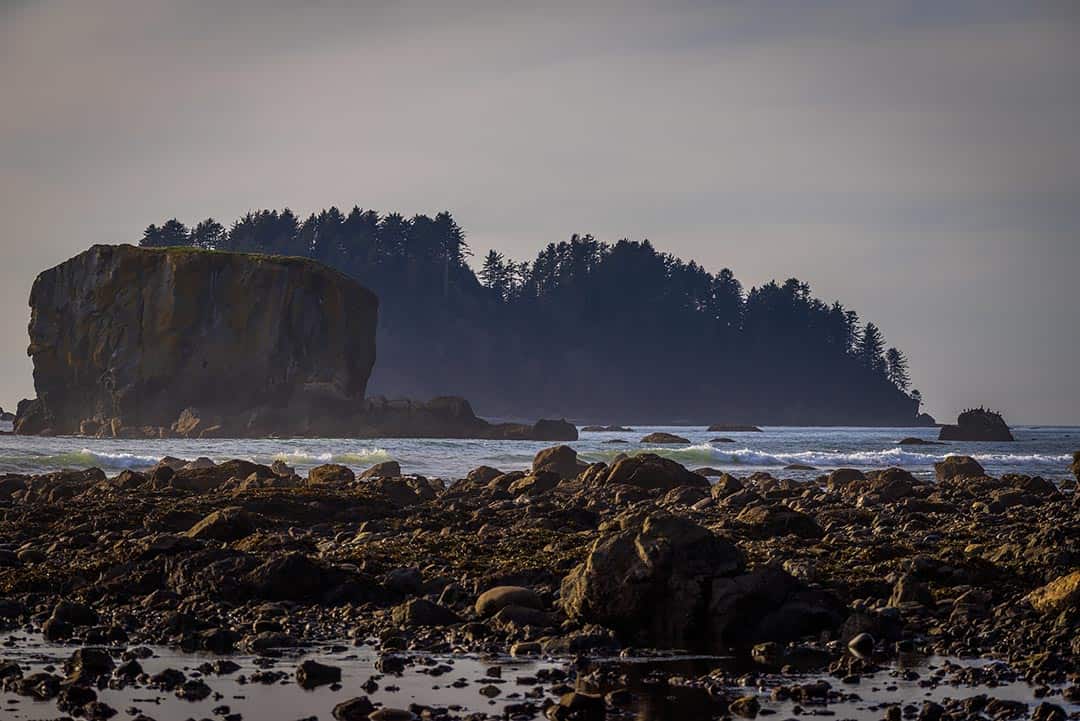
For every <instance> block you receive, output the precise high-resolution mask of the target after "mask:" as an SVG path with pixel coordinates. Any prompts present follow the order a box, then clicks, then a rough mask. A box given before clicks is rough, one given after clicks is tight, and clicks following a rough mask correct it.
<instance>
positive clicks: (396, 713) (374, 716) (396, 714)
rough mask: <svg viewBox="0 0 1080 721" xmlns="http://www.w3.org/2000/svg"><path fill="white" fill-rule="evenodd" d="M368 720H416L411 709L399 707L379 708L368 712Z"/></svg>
mask: <svg viewBox="0 0 1080 721" xmlns="http://www.w3.org/2000/svg"><path fill="white" fill-rule="evenodd" d="M367 718H368V721H417V716H416V714H414V713H413V712H412V711H408V710H406V709H399V708H381V709H378V710H376V711H372V712H371V713H370V714H368V717H367Z"/></svg>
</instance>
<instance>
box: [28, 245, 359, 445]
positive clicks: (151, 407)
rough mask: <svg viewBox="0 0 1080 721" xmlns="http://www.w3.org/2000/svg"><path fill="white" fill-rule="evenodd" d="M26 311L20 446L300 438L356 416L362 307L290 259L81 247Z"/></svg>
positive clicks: (312, 268) (354, 289)
mask: <svg viewBox="0 0 1080 721" xmlns="http://www.w3.org/2000/svg"><path fill="white" fill-rule="evenodd" d="M30 307H31V309H32V312H31V320H30V327H29V331H30V348H29V354H30V356H31V358H32V359H33V361H34V385H35V387H36V389H37V394H38V397H37V400H36V401H32V402H30V403H29V404H23V405H24V407H23V408H22V409H21V412H20V414H19V420H18V426H17V430H18V431H19V432H23V433H36V432H40V431H43V430H51V431H52V432H54V433H78V432H80V431H82V432H85V433H96V432H99V431H104V432H105V433H107V434H109V435H114V434H115V435H121V434H140V435H143V434H145V433H147V432H148V429H150V428H151V427H159V428H164V429H173V428H174V427H176V426H177V424H179V432H181V433H183V434H189V433H193V432H198V431H199V426H201V427H202V430H203V431H207V430H211V431H212V429H215V428H217V429H218V430H220V431H221V432H222V433H227V434H230V435H248V434H249V433H254V432H259V431H265V430H270V431H272V432H274V433H280V434H286V433H309V432H313V431H317V430H318V429H319V428H320V427H321V426H327V425H333V423H334V419H335V417H339V416H340V415H342V414H343V413H344V414H350V413H353V412H355V411H356V410H357V409H358V408H359V407H360V405H361V404H362V402H363V398H364V391H365V389H366V387H367V380H368V376H369V375H370V374H371V369H372V366H373V365H374V363H375V326H376V321H377V314H378V299H377V298H376V296H375V295H374V294H373V293H372V292H370V291H369V290H367V289H366V288H364V287H363V286H361V285H360V284H359V283H357V282H356V281H354V280H351V279H349V278H347V277H346V276H344V275H342V274H341V273H338V272H337V271H334V270H332V269H330V268H327V267H325V266H323V265H320V264H318V263H315V262H312V261H309V260H304V259H300V258H288V257H272V256H260V255H249V254H238V253H216V252H209V251H199V250H192V249H186V248H136V247H133V246H129V245H120V246H107V245H95V246H93V247H92V248H90V249H89V250H87V251H85V252H83V253H80V254H79V255H77V256H75V257H74V258H71V259H70V260H67V261H65V262H64V263H61V264H60V265H58V266H56V267H55V268H51V269H49V270H46V271H45V272H43V273H41V275H39V276H38V278H37V280H36V281H35V283H34V287H33V290H32V291H31V294H30ZM186 409H194V412H190V411H189V412H188V413H186V414H185V410H186ZM192 426H194V427H192Z"/></svg>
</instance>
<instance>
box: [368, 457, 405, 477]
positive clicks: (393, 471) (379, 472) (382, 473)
mask: <svg viewBox="0 0 1080 721" xmlns="http://www.w3.org/2000/svg"><path fill="white" fill-rule="evenodd" d="M400 475H401V465H400V464H399V463H398V462H397V461H383V462H382V463H376V464H375V465H374V466H372V467H371V468H369V469H367V470H366V471H364V472H363V473H361V474H360V475H359V478H397V477H398V476H400Z"/></svg>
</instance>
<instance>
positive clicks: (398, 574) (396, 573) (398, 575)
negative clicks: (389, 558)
mask: <svg viewBox="0 0 1080 721" xmlns="http://www.w3.org/2000/svg"><path fill="white" fill-rule="evenodd" d="M383 584H384V585H385V586H386V588H387V589H388V590H390V591H392V592H394V593H397V594H400V595H402V596H416V595H419V594H420V593H421V592H422V591H423V588H424V575H423V574H422V573H421V572H420V569H419V568H412V567H410V568H395V569H393V570H391V571H389V572H388V573H387V574H386V578H385V579H384V581H383Z"/></svg>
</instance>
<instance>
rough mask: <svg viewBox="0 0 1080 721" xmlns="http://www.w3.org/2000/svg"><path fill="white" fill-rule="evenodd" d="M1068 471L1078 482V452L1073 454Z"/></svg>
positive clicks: (1079, 466)
mask: <svg viewBox="0 0 1080 721" xmlns="http://www.w3.org/2000/svg"><path fill="white" fill-rule="evenodd" d="M1069 470H1071V471H1072V473H1073V475H1074V476H1076V480H1077V481H1080V451H1074V452H1073V459H1072V465H1071V466H1069Z"/></svg>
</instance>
